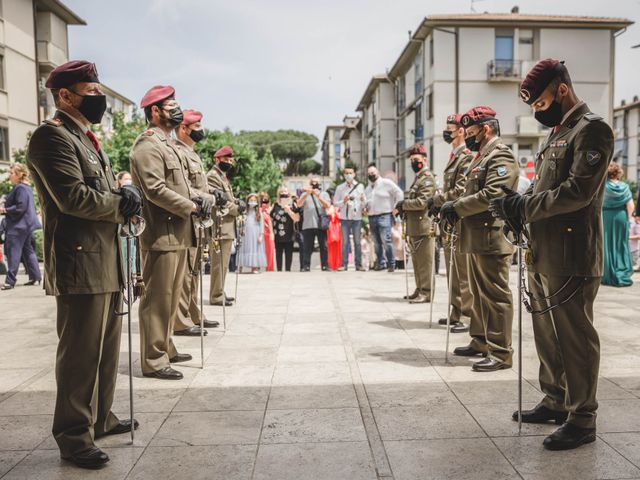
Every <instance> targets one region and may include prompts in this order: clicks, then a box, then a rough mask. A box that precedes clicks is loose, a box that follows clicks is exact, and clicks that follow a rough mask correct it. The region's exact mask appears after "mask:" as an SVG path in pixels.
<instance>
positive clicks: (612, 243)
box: [602, 163, 633, 287]
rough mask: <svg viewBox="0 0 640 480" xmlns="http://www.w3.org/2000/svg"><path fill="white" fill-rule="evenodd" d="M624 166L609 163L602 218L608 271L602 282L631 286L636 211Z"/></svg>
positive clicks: (605, 263) (605, 268)
mask: <svg viewBox="0 0 640 480" xmlns="http://www.w3.org/2000/svg"><path fill="white" fill-rule="evenodd" d="M621 178H622V168H621V167H620V165H618V164H617V163H612V164H611V165H609V172H608V179H607V183H606V185H605V192H604V204H603V205H602V209H603V210H602V221H603V224H604V273H603V275H602V284H603V285H611V286H614V287H628V286H629V285H631V284H632V283H633V281H632V280H631V275H633V264H632V263H631V253H630V252H629V218H631V216H632V215H633V197H632V195H631V190H629V186H628V185H627V184H626V183H624V182H621V181H620V179H621Z"/></svg>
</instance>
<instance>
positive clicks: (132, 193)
mask: <svg viewBox="0 0 640 480" xmlns="http://www.w3.org/2000/svg"><path fill="white" fill-rule="evenodd" d="M115 193H116V194H117V195H120V196H121V197H122V198H120V205H119V208H120V213H121V214H122V216H123V217H124V221H125V222H128V221H129V219H131V217H133V216H134V215H140V213H141V212H142V204H143V201H142V192H141V191H140V189H139V188H138V187H136V186H135V185H123V186H122V187H120V188H119V189H117V190H116V191H115Z"/></svg>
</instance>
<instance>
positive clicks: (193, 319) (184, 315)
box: [173, 248, 202, 332]
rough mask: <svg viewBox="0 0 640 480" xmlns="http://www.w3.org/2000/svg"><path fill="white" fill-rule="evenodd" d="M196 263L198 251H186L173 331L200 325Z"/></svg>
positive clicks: (189, 249)
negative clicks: (184, 272)
mask: <svg viewBox="0 0 640 480" xmlns="http://www.w3.org/2000/svg"><path fill="white" fill-rule="evenodd" d="M197 261H198V249H197V248H188V249H187V272H186V274H185V276H184V286H183V288H182V293H181V295H180V303H179V305H178V315H177V316H176V321H175V323H174V326H173V330H174V331H176V332H180V331H182V330H187V329H189V328H191V327H193V326H194V325H200V321H201V317H202V315H201V313H200V307H199V305H198V298H199V297H198V295H199V294H200V290H199V288H200V278H199V275H198V268H200V265H196V262H197Z"/></svg>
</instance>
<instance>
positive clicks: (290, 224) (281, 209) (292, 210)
mask: <svg viewBox="0 0 640 480" xmlns="http://www.w3.org/2000/svg"><path fill="white" fill-rule="evenodd" d="M270 216H271V220H272V224H271V225H272V227H273V234H274V237H275V248H276V265H277V267H278V271H279V272H281V271H282V257H283V255H284V265H285V270H286V271H287V272H290V271H291V262H292V260H293V241H294V239H295V224H296V223H297V222H299V221H300V214H299V213H298V207H297V206H296V205H294V204H292V203H291V196H290V195H289V190H288V189H287V187H280V188H279V189H278V200H277V202H276V203H275V204H274V205H273V208H272V209H271V213H270Z"/></svg>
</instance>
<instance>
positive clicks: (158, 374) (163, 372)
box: [142, 367, 183, 380]
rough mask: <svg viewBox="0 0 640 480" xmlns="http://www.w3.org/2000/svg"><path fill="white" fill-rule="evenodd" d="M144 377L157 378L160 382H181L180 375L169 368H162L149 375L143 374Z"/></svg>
mask: <svg viewBox="0 0 640 480" xmlns="http://www.w3.org/2000/svg"><path fill="white" fill-rule="evenodd" d="M142 375H143V376H145V377H151V378H159V379H160V380H182V377H183V375H182V373H181V372H179V371H178V370H174V369H173V368H171V367H164V368H161V369H160V370H156V371H155V372H151V373H143V374H142Z"/></svg>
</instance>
